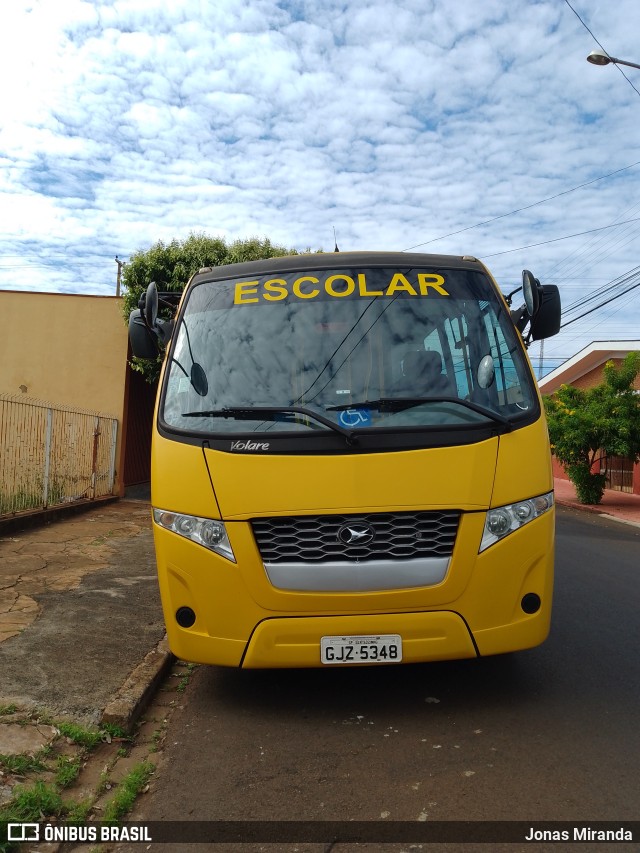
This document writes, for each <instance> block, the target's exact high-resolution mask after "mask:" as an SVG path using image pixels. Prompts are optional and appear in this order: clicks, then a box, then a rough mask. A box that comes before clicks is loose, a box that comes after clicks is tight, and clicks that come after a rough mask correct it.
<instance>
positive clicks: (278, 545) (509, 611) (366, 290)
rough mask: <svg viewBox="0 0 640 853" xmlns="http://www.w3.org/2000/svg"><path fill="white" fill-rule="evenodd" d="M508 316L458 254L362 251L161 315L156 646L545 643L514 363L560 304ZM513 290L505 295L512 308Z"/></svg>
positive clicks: (267, 275) (542, 547) (530, 433)
mask: <svg viewBox="0 0 640 853" xmlns="http://www.w3.org/2000/svg"><path fill="white" fill-rule="evenodd" d="M521 287H522V291H523V297H524V305H523V306H522V307H521V308H519V309H511V307H510V306H511V303H510V297H511V296H513V293H512V294H509V295H508V296H507V297H506V298H505V296H503V295H502V294H501V292H500V290H499V289H498V287H497V285H496V283H495V281H494V280H493V278H492V277H491V275H490V273H489V272H488V270H487V269H486V268H485V266H484V265H483V264H482V263H481V262H480V261H478V260H477V259H475V258H472V257H452V256H444V255H426V254H407V253H393V252H357V253H356V252H354V253H331V254H307V255H297V256H290V257H281V258H271V259H269V260H261V261H254V262H249V263H242V264H233V265H228V266H220V267H217V268H206V269H202V270H200V271H199V272H198V273H197V274H195V275H194V276H193V277H192V278H191V280H190V281H189V283H188V285H187V286H186V288H185V290H184V293H183V295H182V298H181V301H180V304H179V306H178V308H177V312H176V314H175V317H174V318H173V319H172V320H171V321H163V320H161V319H158V293H157V290H156V287H155V285H153V284H152V285H150V286H149V288H148V290H147V293H146V297H143V299H141V308H140V310H138V311H136V312H133V314H132V316H131V319H130V336H131V341H132V347H133V352H134V354H137V355H140V356H143V357H145V356H147V357H149V356H151V355H154V354H155V353H156V349H155V341H154V338H159V339H160V341H163V342H165V345H166V355H165V358H164V367H163V372H162V376H161V379H160V386H159V393H158V399H157V406H156V412H155V416H154V424H153V447H152V465H151V468H152V472H151V477H152V489H151V496H152V505H153V510H152V512H153V530H154V537H155V547H156V556H157V564H158V577H159V584H160V591H161V597H162V606H163V610H164V618H165V621H166V625H167V632H168V637H169V644H170V647H171V649H172V651H173V652H174V653H175V654H176V655H177V656H178V657H180V658H182V659H183V660H188V661H194V662H200V663H207V664H218V665H224V666H233V667H246V668H257V667H322V666H337V665H380V664H383V663H386V664H390V663H400V662H403V663H411V662H418V661H435V660H446V659H456V658H473V657H477V656H483V655H493V654H499V653H503V652H510V651H514V650H518V649H525V648H530V647H532V646H535V645H537V644H539V643H541V642H542V641H543V640H544V639H545V637H546V636H547V634H548V631H549V623H550V614H551V604H552V588H553V555H554V500H553V478H552V473H551V462H550V452H549V441H548V435H547V426H546V422H545V417H544V412H543V408H542V405H541V401H540V395H539V393H538V390H537V386H536V382H535V379H534V376H533V373H532V369H531V366H530V363H529V360H528V357H527V353H526V344H527V343H528V342H529V341H530V340H532V339H539V338H543V337H548V336H549V335H551V334H554V333H555V332H557V331H558V328H559V323H560V300H559V296H558V290H557V288H555V287H554V286H552V285H540V283H539V282H538V280H537V279H535V278H534V277H533V275H532V274H531V273H529V272H528V271H526V270H525V271H524V273H523V279H522V285H521ZM518 290H520V287H517V288H516V290H514V293H515V292H517V291H518Z"/></svg>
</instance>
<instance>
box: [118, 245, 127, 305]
mask: <svg viewBox="0 0 640 853" xmlns="http://www.w3.org/2000/svg"><path fill="white" fill-rule="evenodd" d="M116 263H117V264H118V277H117V279H116V296H120V282H121V280H122V268H123V267H124V266H125V264H126V261H120V260H118V256H117V255H116Z"/></svg>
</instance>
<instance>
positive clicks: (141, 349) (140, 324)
mask: <svg viewBox="0 0 640 853" xmlns="http://www.w3.org/2000/svg"><path fill="white" fill-rule="evenodd" d="M129 340H130V341H131V352H132V353H133V355H134V356H136V358H148V359H154V358H156V357H157V355H158V342H157V339H156V337H155V335H153V334H152V333H151V332H150V331H149V328H148V326H147V323H146V321H145V319H144V317H143V316H142V311H140V309H139V308H137V309H136V310H135V311H132V312H131V314H130V315H129Z"/></svg>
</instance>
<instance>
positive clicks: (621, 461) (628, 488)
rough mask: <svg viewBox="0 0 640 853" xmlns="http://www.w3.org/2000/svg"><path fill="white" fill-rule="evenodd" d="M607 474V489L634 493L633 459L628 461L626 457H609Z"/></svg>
mask: <svg viewBox="0 0 640 853" xmlns="http://www.w3.org/2000/svg"><path fill="white" fill-rule="evenodd" d="M605 473H606V475H607V479H606V488H607V489H617V490H618V491H619V492H633V459H627V457H626V456H609V457H608V459H607V469H606V471H605Z"/></svg>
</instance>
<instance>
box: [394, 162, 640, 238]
mask: <svg viewBox="0 0 640 853" xmlns="http://www.w3.org/2000/svg"><path fill="white" fill-rule="evenodd" d="M638 165H640V160H638V161H637V162H636V163H631V164H630V165H629V166H623V167H622V168H621V169H616V170H615V171H614V172H609V173H608V174H606V175H601V176H600V177H599V178H593V180H591V181H585V183H584V184H579V185H578V186H577V187H573V188H572V189H570V190H563V191H562V192H559V193H556V195H551V196H549V197H548V198H543V199H541V200H540V201H534V202H533V204H527V205H525V206H524V207H519V208H517V209H516V210H512V211H510V212H509V213H501V214H500V215H499V216H494V217H493V218H492V219H485V220H484V221H483V222H476V224H475V225H467V227H466V228H460V229H459V230H458V231H451V233H450V234H442V235H441V236H440V237H433V239H431V240H426V241H425V242H424V243H416V245H415V246H409V248H408V249H403V250H402V251H403V252H410V251H411V250H412V249H418V248H419V247H420V246H428V245H429V243H435V242H437V241H438V240H446V238H447V237H455V235H456V234H462V233H463V232H464V231H471V230H472V229H473V228H480V227H481V226H482V225H489V224H490V223H491V222H497V220H498V219H505V218H506V217H507V216H514V215H515V214H516V213H522V211H523V210H530V209H531V208H532V207H538V205H541V204H546V202H548V201H553V200H554V199H556V198H560V197H561V196H563V195H569V193H573V192H575V191H576V190H581V189H583V188H584V187H588V186H589V185H590V184H595V183H597V182H598V181H603V180H604V179H605V178H611V177H612V176H613V175H618V174H619V173H620V172H626V171H627V170H628V169H633V167H634V166H638Z"/></svg>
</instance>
